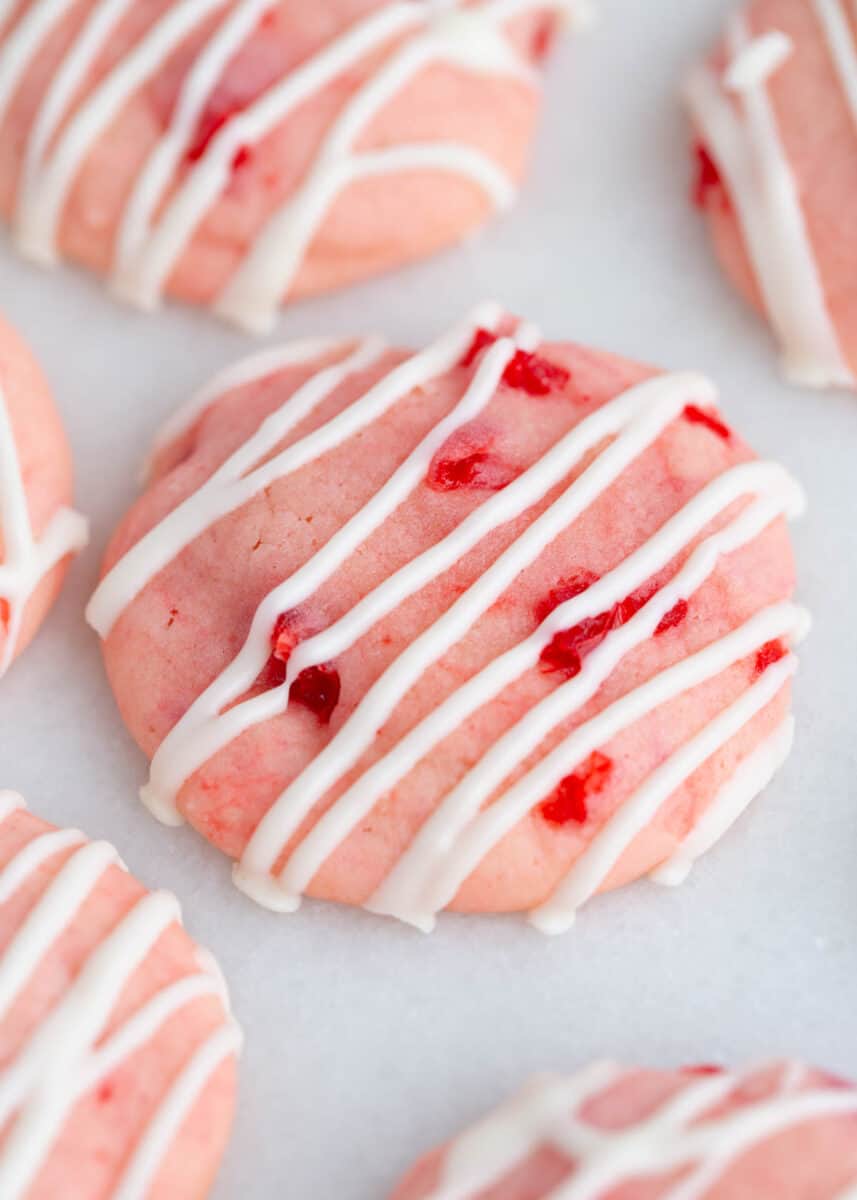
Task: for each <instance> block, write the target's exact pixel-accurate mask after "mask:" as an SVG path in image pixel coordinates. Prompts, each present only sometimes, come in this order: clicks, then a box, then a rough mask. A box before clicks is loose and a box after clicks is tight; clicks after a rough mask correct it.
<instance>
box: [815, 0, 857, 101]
mask: <svg viewBox="0 0 857 1200" xmlns="http://www.w3.org/2000/svg"><path fill="white" fill-rule="evenodd" d="M812 2H813V5H814V7H815V11H816V14H817V15H818V19H819V21H820V23H821V27H822V29H823V30H824V36H825V37H826V38H827V42H828V45H829V46H830V53H831V54H832V56H833V63H834V66H835V67H836V70H837V72H838V74H839V79H840V81H841V83H842V88H843V90H844V92H845V97H846V99H847V101H848V107H849V108H850V110H851V116H852V118H853V120H854V124H855V125H857V46H855V44H854V35H853V33H852V31H851V22H850V20H849V16H848V10H847V8H846V4H848V3H850V5H851V13H852V14H853V16H854V19H855V20H857V4H855V0H812Z"/></svg>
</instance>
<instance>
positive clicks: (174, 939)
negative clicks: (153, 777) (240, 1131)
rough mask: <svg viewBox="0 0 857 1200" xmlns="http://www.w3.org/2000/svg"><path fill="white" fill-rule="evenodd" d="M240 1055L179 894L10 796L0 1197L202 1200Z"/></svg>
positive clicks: (5, 816) (1, 905)
mask: <svg viewBox="0 0 857 1200" xmlns="http://www.w3.org/2000/svg"><path fill="white" fill-rule="evenodd" d="M238 1046H239V1034H238V1030H237V1028H236V1026H235V1024H234V1023H233V1021H232V1019H231V1017H230V1016H229V1014H228V1009H227V1001H226V993H225V988H224V985H223V980H222V978H221V976H220V973H219V971H218V970H217V967H216V966H215V964H214V962H213V961H212V960H211V959H210V957H209V956H208V954H206V953H205V952H204V951H201V950H199V949H198V948H197V947H196V946H195V945H194V943H193V942H192V941H191V940H190V938H189V937H188V936H187V934H186V933H185V932H184V930H183V929H182V928H181V925H180V913H179V908H178V902H177V901H176V899H175V897H173V896H171V895H170V894H169V893H167V892H147V891H146V890H145V889H144V888H143V887H142V886H141V885H140V884H139V883H137V881H136V880H135V879H133V878H132V877H131V876H130V875H128V874H127V872H126V871H125V870H124V869H123V868H122V867H121V865H120V863H119V859H118V857H117V855H116V852H115V850H113V848H112V847H111V846H109V845H107V844H106V843H105V842H88V841H87V840H86V838H85V837H84V836H83V835H82V834H80V833H77V832H76V831H74V830H57V829H55V828H54V827H53V826H51V825H48V824H47V823H46V822H44V821H41V820H39V818H38V817H34V816H30V814H29V813H27V812H26V811H25V810H24V808H23V802H22V801H21V799H20V797H18V796H15V795H14V794H12V793H10V792H0V1068H2V1070H0V1075H2V1080H0V1110H2V1121H0V1124H2V1130H3V1132H2V1136H0V1195H3V1196H8V1197H12V1196H20V1197H24V1196H26V1197H27V1200H57V1198H58V1197H61V1196H62V1197H69V1198H71V1197H72V1196H73V1197H74V1200H103V1198H105V1197H107V1196H110V1197H113V1200H201V1197H203V1196H204V1195H205V1194H206V1193H207V1191H208V1189H209V1187H210V1186H211V1183H212V1181H213V1178H214V1174H215V1172H216V1170H217V1166H218V1163H219V1161H220V1157H221V1155H222V1153H223V1150H224V1147H225V1144H226V1139H227V1136H228V1133H229V1127H230V1124H231V1121H232V1110H233V1107H234V1099H235V1057H236V1053H237V1050H238Z"/></svg>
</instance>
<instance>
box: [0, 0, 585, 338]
mask: <svg viewBox="0 0 857 1200" xmlns="http://www.w3.org/2000/svg"><path fill="white" fill-rule="evenodd" d="M276 6H277V5H276V0H232V2H231V3H230V2H229V0H179V2H178V3H176V4H173V5H171V6H170V7H169V9H168V10H167V11H166V12H165V13H164V14H163V15H162V16H161V17H160V18H158V19H157V20H156V21H155V22H154V23H153V25H152V26H151V28H149V29H148V30H147V31H145V32H144V33H143V34H142V35H141V37H140V39H139V41H138V42H137V43H136V45H135V46H134V47H133V48H132V49H131V50H130V51H129V52H128V53H127V54H126V55H125V56H124V57H123V58H122V59H121V60H120V61H119V62H118V63H116V64H115V66H113V67H112V69H111V70H110V71H109V72H108V73H107V75H106V76H105V78H104V79H102V80H101V81H100V82H99V83H98V84H97V85H96V86H95V87H94V89H93V90H92V91H91V93H90V94H89V95H88V96H86V98H85V99H84V100H83V101H82V102H81V103H80V104H79V106H77V107H75V106H74V102H75V97H76V95H77V94H78V91H79V88H80V86H81V85H82V84H84V83H85V81H86V79H87V77H88V75H89V73H90V71H91V70H92V68H93V66H94V64H95V63H96V62H97V61H98V59H99V56H100V55H101V54H103V52H104V50H105V48H106V47H107V46H108V45H109V42H110V38H111V35H112V34H113V33H114V32H115V30H116V29H117V28H118V27H119V25H120V23H121V22H122V20H123V19H124V18H125V17H126V16H127V14H128V12H129V10H130V9H131V7H132V0H98V3H96V4H95V5H94V7H93V9H92V11H91V13H90V14H89V16H88V17H87V19H86V20H85V21H83V23H82V25H81V28H80V30H79V31H78V33H77V35H76V38H75V40H74V41H73V43H72V45H71V47H70V49H69V50H68V52H67V56H66V58H65V60H64V62H63V63H62V65H61V67H60V69H59V70H58V72H57V74H56V76H55V78H54V80H53V82H52V83H51V85H50V86H49V88H48V90H47V93H46V94H45V96H44V98H43V100H42V104H41V106H40V108H39V110H38V112H37V114H36V117H35V120H34V123H33V127H32V130H31V132H30V136H29V139H28V142H27V146H26V150H25V163H24V170H23V173H22V183H21V187H20V189H19V195H18V202H17V214H16V218H15V223H14V235H15V239H16V242H17V244H18V246H19V248H20V249H21V250H22V252H23V253H25V254H27V255H28V256H29V257H31V258H34V259H36V260H37V261H40V262H43V263H48V264H50V263H54V262H56V260H57V258H58V254H59V247H58V237H59V228H60V223H61V220H62V216H63V212H64V209H65V205H66V202H67V200H68V197H69V194H70V192H71V189H72V187H73V186H74V183H75V180H76V179H77V178H78V176H79V173H80V171H81V169H82V167H83V165H84V163H85V162H86V159H87V157H88V155H89V154H90V152H91V151H92V149H93V148H94V146H95V145H96V144H97V142H98V139H99V138H100V137H102V136H103V135H104V134H105V132H106V131H107V129H108V128H109V127H110V125H111V124H112V123H113V122H114V121H115V120H116V119H117V118H118V117H119V116H120V115H121V112H122V110H123V108H124V106H125V105H126V104H127V103H128V102H129V101H130V100H131V99H132V97H133V96H134V95H135V94H136V93H137V92H138V91H139V90H140V88H142V87H143V86H145V84H146V83H147V82H149V81H151V80H152V79H154V78H155V77H156V76H157V74H158V72H159V71H161V70H162V69H163V68H164V66H165V64H166V63H167V61H168V60H169V58H170V56H171V55H172V54H173V53H174V52H175V51H176V50H177V49H179V47H181V46H182V45H183V44H184V43H185V42H186V41H187V39H188V38H189V37H190V36H192V35H193V34H194V33H195V32H196V31H197V30H198V29H200V27H202V26H203V25H204V24H205V23H206V22H213V21H214V22H216V23H215V26H214V28H213V30H212V32H211V33H210V35H209V36H208V38H207V39H206V40H205V42H204V44H203V45H202V47H201V49H200V50H199V52H198V54H197V57H196V59H195V61H194V62H193V64H192V65H191V68H190V70H189V72H188V74H187V76H186V78H185V80H184V82H183V85H182V88H181V91H180V94H179V97H178V100H177V103H176V105H175V109H174V111H173V113H172V115H171V117H170V120H169V123H168V125H167V127H166V129H165V130H164V132H163V134H162V135H161V137H160V139H159V140H158V142H157V143H156V145H155V146H154V147H153V149H152V150H151V152H150V154H149V155H148V157H147V159H146V160H145V162H144V163H143V165H142V166H141V169H140V171H139V174H138V176H137V178H136V179H135V181H134V183H133V186H132V189H131V194H130V197H129V199H128V202H127V204H126V207H125V209H124V212H123V214H122V217H121V222H120V228H119V232H118V236H117V243H116V247H115V257H114V264H113V283H114V288H115V290H116V292H117V293H118V294H120V295H121V296H123V297H124V298H125V299H127V300H129V301H131V302H132V303H134V304H137V305H139V306H141V307H143V308H152V307H154V306H156V305H157V304H158V302H159V300H160V298H161V296H162V294H163V291H164V289H165V287H166V286H167V283H168V281H169V278H170V276H171V274H172V272H173V270H174V269H175V267H176V266H177V264H178V263H179V261H180V260H181V258H182V255H183V254H184V252H185V250H186V249H187V247H188V246H189V245H190V243H191V241H192V239H193V237H194V236H195V234H196V232H197V230H198V229H199V228H200V226H201V224H202V223H203V221H204V220H205V218H206V216H207V215H208V213H209V212H210V211H211V210H212V208H213V207H214V206H215V205H216V203H217V201H218V199H219V198H220V196H221V195H222V193H223V191H224V189H225V188H226V186H227V184H228V182H229V180H230V177H231V174H232V169H233V163H234V160H235V156H236V154H238V153H239V152H240V151H242V150H243V149H245V148H249V147H254V146H256V145H257V144H258V143H259V142H261V141H262V140H263V139H264V138H265V137H266V136H267V135H269V134H270V133H271V132H272V131H273V130H275V129H276V128H277V126H278V125H280V124H281V123H282V122H283V121H285V120H286V119H287V118H288V117H289V116H290V115H291V114H292V113H293V112H295V111H296V110H297V109H298V108H299V106H301V105H302V104H304V103H306V102H307V101H309V100H311V99H312V97H313V96H316V95H318V94H319V93H320V92H321V91H322V90H323V89H324V88H325V87H327V86H328V85H329V84H331V83H332V82H334V81H335V80H336V79H337V78H339V77H341V76H342V75H343V74H344V73H346V72H348V71H351V70H355V69H357V68H359V66H360V64H361V63H363V62H365V61H366V60H367V59H369V58H370V57H371V56H373V55H381V61H380V63H379V66H378V68H377V70H376V71H375V73H374V74H373V75H372V76H371V77H370V78H369V79H368V80H367V82H366V83H364V84H363V85H362V86H361V87H360V88H359V89H358V90H357V91H356V93H355V95H354V96H353V97H352V98H351V99H350V100H349V101H348V103H347V104H346V105H345V106H344V108H343V110H342V112H341V113H340V114H339V115H338V116H337V118H336V119H335V120H334V122H333V124H332V126H331V127H330V129H329V130H328V131H327V133H326V134H325V136H324V138H323V139H322V143H321V145H320V147H319V149H318V152H317V154H316V157H315V160H314V162H313V163H312V164H311V166H310V168H309V169H308V171H307V174H306V176H305V178H304V179H303V181H302V182H301V183H300V185H299V186H298V187H297V189H296V191H295V192H294V194H293V195H292V196H291V197H290V198H289V199H288V201H287V202H286V203H285V204H284V205H283V207H282V208H281V209H280V210H279V211H277V212H275V213H274V214H273V216H272V217H271V218H270V219H269V220H268V222H267V223H266V224H265V226H264V227H263V228H262V230H261V231H260V232H259V234H258V236H257V237H256V239H255V240H254V242H253V243H252V244H251V245H250V246H249V247H248V249H247V252H246V255H245V257H244V259H243V261H242V262H241V263H240V265H239V266H238V267H237V269H236V271H235V273H234V276H233V277H232V278H231V279H230V280H229V281H228V283H227V285H226V286H225V288H224V289H223V291H222V293H221V295H220V296H218V297H217V298H216V300H215V303H214V307H215V308H216V310H217V311H218V312H220V313H221V314H222V315H223V316H225V317H226V318H227V319H229V320H232V321H234V322H236V323H237V324H239V325H241V326H244V327H245V328H247V329H252V330H256V331H264V330H265V329H267V328H269V327H270V326H271V324H272V323H273V320H274V317H275V314H276V310H277V308H278V306H279V304H280V303H281V302H282V301H283V300H284V299H286V298H287V297H288V296H289V294H290V292H291V290H292V287H293V284H294V282H295V279H296V277H297V275H298V273H299V271H300V269H301V266H302V265H303V263H304V261H305V259H306V256H307V254H308V252H309V250H310V247H311V245H312V242H313V240H314V238H315V236H316V234H317V233H318V232H319V230H320V229H321V227H322V225H323V223H324V220H325V218H326V216H327V214H328V212H329V211H330V209H331V206H332V205H333V203H334V202H335V201H336V199H337V198H338V197H339V196H341V195H342V194H344V192H345V191H346V190H347V188H348V187H349V186H350V185H351V184H352V183H354V182H356V181H358V180H360V179H364V178H367V177H369V176H373V175H396V174H402V173H411V172H415V171H417V172H443V173H449V174H452V175H458V176H461V177H462V178H464V179H467V180H469V181H471V182H472V183H473V184H475V185H476V187H478V188H479V189H480V190H481V191H482V192H484V194H485V195H486V196H487V198H488V200H489V201H490V202H491V203H492V204H493V206H494V207H496V208H497V209H504V208H507V207H508V206H509V205H510V204H511V203H512V202H513V200H514V197H515V184H514V181H513V180H512V179H510V178H509V177H508V175H507V174H506V173H505V172H504V170H503V169H502V168H501V166H500V165H499V164H498V163H497V162H496V161H495V160H494V159H493V158H492V157H490V156H489V155H488V154H487V153H485V152H483V151H481V150H479V149H478V148H477V147H475V146H472V145H468V144H466V143H464V142H457V141H450V142H444V141H428V142H418V143H412V144H401V145H394V146H389V147H384V148H375V149H368V150H367V149H360V145H361V142H362V141H363V139H364V135H365V134H366V132H367V130H368V129H369V128H370V126H371V124H372V122H373V121H374V119H375V118H376V117H377V116H378V115H379V113H381V112H382V111H383V110H384V108H385V107H386V106H387V105H389V104H390V103H393V102H394V101H395V100H396V98H397V97H398V96H399V95H400V94H401V93H402V92H403V90H404V89H405V88H406V87H407V86H408V84H409V83H411V81H412V80H414V79H415V78H416V77H417V76H418V75H419V74H420V73H421V72H422V71H423V70H425V69H426V68H429V67H431V66H433V65H437V64H441V63H445V64H450V65H452V66H454V67H456V68H460V69H461V70H463V71H467V72H470V73H473V74H486V75H499V76H505V77H509V78H512V79H516V80H519V81H522V82H523V83H524V85H525V86H528V87H536V86H538V82H537V80H538V77H537V74H536V72H535V71H534V70H533V69H532V68H531V67H530V66H529V64H528V63H527V62H526V60H525V59H524V57H523V56H522V55H521V54H519V52H518V50H517V49H516V47H515V45H514V43H513V41H512V39H511V38H510V37H509V36H508V25H509V23H510V22H511V21H513V20H514V19H515V18H516V17H518V16H521V15H523V14H526V13H530V12H534V11H536V10H554V11H556V12H557V13H559V14H564V15H567V16H568V17H569V18H573V17H575V16H577V15H578V8H577V5H576V4H575V3H574V2H573V0H483V2H481V3H479V4H476V5H470V4H465V3H464V2H463V0H443V2H442V3H438V4H427V3H424V2H422V0H391V2H390V3H386V4H384V5H382V6H381V7H380V8H378V9H377V10H376V11H374V12H371V13H369V14H368V15H367V16H366V17H364V18H363V19H362V20H360V21H358V22H357V23H356V24H354V25H353V26H352V27H350V28H348V29H346V30H345V31H344V32H343V33H342V34H341V35H340V36H338V37H337V38H335V39H334V40H333V41H332V42H330V43H329V44H328V45H326V46H324V47H323V48H322V49H320V50H319V51H318V52H317V53H315V54H314V55H313V56H311V57H310V58H309V59H308V60H307V61H305V62H302V63H301V64H299V65H298V66H297V67H295V68H294V69H293V70H292V71H291V72H289V73H287V74H286V75H284V76H283V77H282V78H280V79H278V80H276V81H275V82H274V83H273V84H272V85H271V86H270V87H268V88H267V89H266V90H265V91H264V92H263V93H262V94H261V95H260V96H259V97H258V98H257V99H256V100H254V101H253V102H252V103H251V104H250V105H249V106H248V107H247V108H246V109H244V110H242V111H240V112H238V113H237V114H236V115H235V116H234V117H233V118H232V119H231V120H229V121H228V122H227V123H226V124H225V125H224V126H223V127H222V128H221V129H220V130H219V131H218V132H217V133H216V134H215V136H214V137H212V139H211V141H210V143H209V145H208V146H206V147H205V149H204V152H203V153H202V154H201V156H200V158H199V161H197V162H194V163H190V164H188V163H187V153H188V150H189V149H190V147H191V146H192V139H193V136H194V131H195V130H196V129H197V128H198V124H199V121H200V118H201V117H202V115H203V114H204V113H205V111H206V107H207V105H208V104H209V103H210V100H211V98H212V96H213V95H214V93H215V91H216V89H217V87H218V85H219V83H220V81H221V79H222V78H223V76H224V73H225V71H226V70H227V68H228V66H229V64H230V62H231V61H232V60H233V58H234V57H235V55H236V54H237V53H238V52H239V51H240V50H241V48H242V46H243V45H244V44H245V42H246V41H247V39H248V37H249V36H250V35H251V34H252V32H253V30H254V29H255V28H256V26H257V25H258V24H259V22H260V21H261V20H262V19H263V18H264V17H265V15H266V14H267V13H268V12H270V11H271V10H273V9H275V8H276ZM73 8H74V0H35V2H34V3H33V4H32V5H31V6H30V7H29V8H28V9H27V10H26V12H25V13H24V14H23V15H22V16H21V17H20V19H19V20H18V21H17V22H15V23H14V24H13V25H12V27H11V29H10V30H8V31H7V32H6V35H5V42H4V44H3V45H2V46H0V120H2V118H3V115H4V113H5V112H6V110H7V109H8V106H9V103H10V102H11V100H12V99H13V97H14V96H15V94H16V92H17V89H18V87H19V85H20V84H21V82H22V80H23V79H24V78H25V75H26V72H27V69H28V67H29V66H30V64H31V63H32V62H33V61H34V59H35V58H36V56H37V55H38V54H39V52H40V50H41V49H42V47H43V46H44V44H45V42H46V40H47V39H48V37H49V36H50V35H51V34H52V33H53V32H54V31H55V30H56V29H57V27H58V26H59V25H60V24H61V22H62V21H63V20H64V19H65V18H67V17H68V16H69V14H70V13H72V11H73ZM584 11H585V8H584V6H581V9H580V15H581V17H582V16H583V13H584ZM5 15H6V13H5V12H4V10H3V9H2V8H0V20H1V19H2V18H3V17H4V16H5ZM385 50H388V51H389V53H387V55H386V56H384V55H383V54H382V52H383V51H385Z"/></svg>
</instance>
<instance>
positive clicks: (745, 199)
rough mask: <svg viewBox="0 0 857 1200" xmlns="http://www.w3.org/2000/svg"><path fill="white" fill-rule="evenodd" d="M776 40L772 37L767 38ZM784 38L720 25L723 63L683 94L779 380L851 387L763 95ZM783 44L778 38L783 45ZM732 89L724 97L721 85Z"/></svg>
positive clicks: (703, 72) (737, 23) (704, 69)
mask: <svg viewBox="0 0 857 1200" xmlns="http://www.w3.org/2000/svg"><path fill="white" fill-rule="evenodd" d="M772 37H775V40H774V41H771V38H772ZM783 38H784V35H782V34H778V35H773V34H767V35H764V36H763V38H762V39H761V40H757V41H755V42H754V41H753V40H752V39H751V36H750V32H749V29H748V26H747V21H746V19H745V18H744V17H742V16H740V15H736V16H735V17H734V18H733V19H732V20H731V21H730V24H729V28H728V35H727V45H728V51H729V54H730V56H731V66H730V67H729V68H727V71H726V74H725V76H724V77H722V78H721V77H720V76H718V74H717V73H716V72H715V71H714V70H713V68H712V67H710V66H709V65H707V64H703V65H701V66H699V67H697V68H696V69H695V70H694V71H693V72H692V73H691V75H690V78H689V79H688V81H687V86H686V89H685V91H686V97H687V101H688V104H689V106H690V110H691V113H692V115H693V119H694V122H695V124H696V126H697V128H698V130H699V132H700V135H701V137H702V139H703V142H704V145H705V147H706V149H707V150H708V152H709V153H710V154H711V156H712V158H713V159H714V161H715V163H716V164H717V167H718V170H719V171H720V172H721V174H722V176H723V179H724V182H725V184H726V188H727V191H728V193H729V197H730V200H731V202H732V204H733V205H734V209H735V213H736V216H737V219H738V222H739V224H740V226H741V230H742V232H743V235H744V242H745V245H746V247H747V252H748V254H749V257H750V260H751V263H752V266H753V270H754V273H755V276H756V281H757V283H758V286H759V289H760V291H761V294H762V298H763V300H764V304H765V308H766V311H767V314H768V317H769V319H770V322H771V325H772V326H773V328H774V331H775V334H776V336H777V339H778V341H779V343H780V346H781V348H782V352H783V355H784V360H783V366H784V370H785V373H786V375H787V376H788V378H790V379H791V380H793V381H794V382H797V383H802V384H806V385H808V386H814V387H830V386H844V387H849V386H853V385H854V378H853V375H852V372H851V370H850V367H849V365H848V362H847V360H846V359H845V357H844V355H843V352H842V348H841V346H840V343H839V338H838V335H837V331H836V327H835V325H834V322H833V318H832V316H831V313H830V311H829V309H828V306H827V299H826V296H825V292H824V285H823V282H822V279H821V276H820V272H819V267H818V263H817V261H816V257H815V251H814V248H813V245H812V240H811V237H810V233H809V229H808V228H807V223H806V217H805V214H804V210H803V206H802V201H801V196H800V194H799V190H798V186H797V183H796V180H795V177H794V173H793V171H792V168H791V164H790V162H789V158H788V154H787V151H786V148H785V146H784V145H783V142H782V139H781V137H780V133H779V130H778V127H777V118H776V114H775V112H774V108H773V105H772V103H771V100H770V97H769V95H768V89H767V84H768V81H769V78H770V75H771V72H772V71H774V70H776V69H777V67H779V66H781V65H782V63H783V62H785V60H786V57H787V55H786V46H785V41H784V40H783ZM787 40H788V39H786V41H787ZM730 87H731V89H732V90H733V91H734V92H735V93H736V94H735V95H734V96H733V95H730V94H728V89H730Z"/></svg>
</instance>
